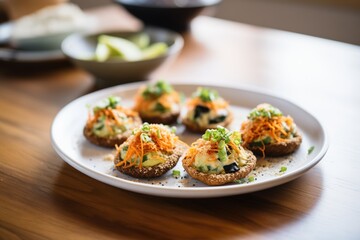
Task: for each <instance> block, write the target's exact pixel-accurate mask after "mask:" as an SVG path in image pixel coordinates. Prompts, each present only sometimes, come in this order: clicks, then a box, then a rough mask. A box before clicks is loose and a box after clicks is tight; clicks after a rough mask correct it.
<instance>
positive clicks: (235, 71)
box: [0, 7, 360, 239]
mask: <svg viewBox="0 0 360 240" xmlns="http://www.w3.org/2000/svg"><path fill="white" fill-rule="evenodd" d="M100 10H101V11H100V12H102V14H104V12H105V13H106V14H108V15H109V16H111V14H113V15H114V16H113V17H114V18H116V17H119V15H118V14H117V10H114V9H113V7H109V8H105V9H100ZM95 15H96V14H95ZM123 19H125V20H126V19H128V17H124V18H123ZM125 20H124V21H125ZM129 21H131V20H129ZM137 24H138V23H136V22H134V27H137V26H138V25H137ZM184 38H185V46H184V49H183V51H182V52H181V54H180V55H179V56H178V58H177V59H176V60H175V61H173V62H172V63H169V64H168V65H166V66H164V67H163V68H161V69H159V70H158V71H156V72H155V73H154V74H153V75H152V78H151V79H152V80H155V79H158V78H163V79H167V80H169V81H175V80H176V81H183V82H191V81H193V80H197V81H198V80H200V81H203V82H204V83H218V84H219V83H226V84H233V85H234V86H252V87H257V88H259V89H265V90H267V91H270V92H272V93H274V94H277V95H280V96H282V97H285V98H287V99H289V100H291V101H293V102H295V103H296V104H299V105H300V106H302V107H304V108H305V109H307V110H308V111H310V112H311V113H314V114H315V115H316V116H317V117H318V118H319V119H320V120H321V121H322V122H323V123H324V125H325V127H326V129H327V131H328V134H329V136H330V148H329V150H328V153H327V154H326V156H325V157H324V159H323V160H322V161H321V162H320V163H319V164H318V165H316V166H315V167H314V168H313V169H311V170H310V171H308V172H307V173H306V174H304V175H303V176H302V177H300V178H298V179H296V180H294V181H292V182H289V183H287V184H283V185H281V186H278V187H275V188H272V189H268V190H264V191H259V192H255V193H251V194H245V195H238V196H232V197H223V198H209V199H173V198H161V197H153V196H148V195H142V194H136V193H132V192H129V191H125V190H122V189H118V188H115V187H112V186H109V185H106V184H104V183H101V182H98V181H96V180H94V179H92V178H90V177H88V176H86V175H84V174H82V173H80V172H79V171H77V170H75V169H74V168H73V167H71V166H70V165H68V164H67V163H65V162H64V161H63V160H62V159H61V158H60V157H59V156H58V155H57V154H56V153H55V151H54V150H53V148H52V146H51V142H50V126H51V123H52V121H53V118H54V117H55V115H56V113H57V112H58V111H59V110H60V109H61V108H62V107H63V106H64V105H65V104H67V103H68V102H70V101H71V100H73V99H75V98H77V97H80V96H82V95H83V94H85V93H88V92H92V91H94V90H96V88H95V87H94V79H93V78H92V77H91V76H90V75H89V74H88V73H85V72H84V71H83V70H80V69H77V68H75V67H71V66H62V67H58V68H55V69H51V70H50V69H48V70H47V69H45V68H44V69H43V70H42V71H32V72H22V73H21V74H19V71H20V70H19V71H17V72H9V71H5V69H2V68H1V67H0V70H1V74H0V239H234V238H236V239H359V238H360V228H359V222H360V201H359V199H360V178H359V172H360V160H359V156H360V148H359V141H358V140H359V135H360V129H359V124H358V123H359V122H360V94H359V90H360V48H359V47H358V46H353V45H348V44H343V43H339V42H334V41H329V40H324V39H319V38H313V37H308V36H304V35H299V34H293V33H288V32H282V31H275V30H271V29H264V28H257V27H254V26H249V25H243V24H240V23H233V22H228V21H223V20H218V19H213V18H209V17H199V18H197V19H195V20H194V22H193V24H192V27H191V30H190V31H189V32H187V33H185V34H184Z"/></svg>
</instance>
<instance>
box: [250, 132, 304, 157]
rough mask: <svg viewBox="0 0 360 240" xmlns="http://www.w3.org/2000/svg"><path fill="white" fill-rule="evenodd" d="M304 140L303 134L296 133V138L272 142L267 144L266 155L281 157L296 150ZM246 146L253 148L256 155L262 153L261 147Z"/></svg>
mask: <svg viewBox="0 0 360 240" xmlns="http://www.w3.org/2000/svg"><path fill="white" fill-rule="evenodd" d="M301 142H302V137H301V135H299V134H298V135H296V136H295V137H294V138H291V139H287V140H286V141H285V142H281V143H271V144H267V145H265V156H268V157H281V156H285V155H288V154H290V153H293V152H295V151H296V150H297V149H298V148H299V147H300V144H301ZM244 147H245V148H247V149H249V150H251V151H252V152H253V153H254V154H256V155H262V154H263V153H262V151H260V148H259V147H250V146H244Z"/></svg>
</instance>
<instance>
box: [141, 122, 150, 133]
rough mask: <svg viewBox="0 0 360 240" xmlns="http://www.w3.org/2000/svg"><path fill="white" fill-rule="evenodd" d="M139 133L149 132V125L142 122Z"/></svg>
mask: <svg viewBox="0 0 360 240" xmlns="http://www.w3.org/2000/svg"><path fill="white" fill-rule="evenodd" d="M141 131H143V132H146V133H148V132H150V124H149V123H147V122H144V123H143V125H142V127H141Z"/></svg>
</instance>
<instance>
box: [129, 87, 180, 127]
mask: <svg viewBox="0 0 360 240" xmlns="http://www.w3.org/2000/svg"><path fill="white" fill-rule="evenodd" d="M134 110H135V111H137V112H139V114H140V117H141V119H142V120H143V121H144V122H149V123H162V124H171V123H174V122H176V121H177V119H178V117H179V115H180V95H179V93H178V92H176V91H175V90H174V89H173V87H172V86H171V85H170V84H168V83H167V82H165V81H158V82H156V83H154V84H149V85H147V86H144V87H141V88H140V89H139V91H138V93H137V95H136V98H135V107H134Z"/></svg>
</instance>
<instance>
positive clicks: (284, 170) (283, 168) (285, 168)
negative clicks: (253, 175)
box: [279, 166, 287, 172]
mask: <svg viewBox="0 0 360 240" xmlns="http://www.w3.org/2000/svg"><path fill="white" fill-rule="evenodd" d="M286 170H287V167H285V166H282V167H281V168H280V171H279V172H286Z"/></svg>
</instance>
